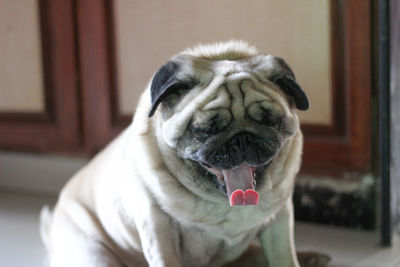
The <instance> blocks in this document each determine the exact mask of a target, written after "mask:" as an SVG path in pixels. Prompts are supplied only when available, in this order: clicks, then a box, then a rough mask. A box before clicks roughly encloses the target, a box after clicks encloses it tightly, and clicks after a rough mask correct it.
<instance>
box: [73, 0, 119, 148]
mask: <svg viewBox="0 0 400 267" xmlns="http://www.w3.org/2000/svg"><path fill="white" fill-rule="evenodd" d="M107 2H109V1H101V0H81V1H77V3H76V10H77V24H78V36H79V38H78V39H79V42H78V43H79V64H80V66H81V68H80V72H81V80H80V87H81V99H82V119H83V136H84V144H85V150H86V151H89V152H90V153H95V152H97V151H98V150H100V149H101V148H102V147H104V145H106V144H107V143H108V142H109V141H110V140H111V139H112V138H113V137H114V136H115V135H116V134H117V133H118V132H119V131H120V130H122V127H119V128H116V127H115V125H114V123H113V118H114V115H113V112H114V110H116V108H115V107H113V104H114V102H113V101H116V93H115V91H116V90H117V89H116V75H115V73H116V69H115V68H116V64H115V63H114V52H113V51H114V49H113V47H112V46H111V44H112V42H113V39H114V38H113V37H112V33H111V32H110V29H111V26H110V25H109V23H110V21H111V16H112V12H113V11H112V5H110V4H107Z"/></svg>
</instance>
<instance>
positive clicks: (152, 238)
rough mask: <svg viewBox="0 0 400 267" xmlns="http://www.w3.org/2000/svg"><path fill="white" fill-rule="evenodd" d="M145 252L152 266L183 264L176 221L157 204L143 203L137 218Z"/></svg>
mask: <svg viewBox="0 0 400 267" xmlns="http://www.w3.org/2000/svg"><path fill="white" fill-rule="evenodd" d="M135 222H136V226H137V229H138V232H139V236H140V241H141V245H142V251H143V254H144V256H145V258H146V260H147V263H148V264H149V266H150V267H178V266H181V263H180V256H179V234H178V233H179V231H178V230H177V228H176V225H175V223H174V222H173V220H172V219H171V217H169V216H168V215H167V214H166V213H164V212H163V211H162V210H160V208H159V206H158V205H156V204H154V203H153V204H150V205H145V204H143V207H142V211H141V214H140V216H137V217H136V218H135Z"/></svg>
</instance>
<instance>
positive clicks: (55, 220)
mask: <svg viewBox="0 0 400 267" xmlns="http://www.w3.org/2000/svg"><path fill="white" fill-rule="evenodd" d="M256 55H257V52H256V50H255V49H254V48H251V47H249V46H248V45H247V44H245V43H243V42H229V43H225V44H222V43H221V44H218V45H214V46H199V47H197V48H193V49H189V50H185V51H184V52H183V53H181V54H180V55H178V56H177V57H176V58H177V59H178V60H182V62H184V64H183V65H184V66H186V69H185V70H184V71H183V73H184V74H182V75H192V74H194V73H196V75H201V76H202V77H209V80H210V83H209V84H208V85H207V86H206V88H205V89H204V88H202V89H201V90H200V89H194V90H193V91H191V92H190V93H189V94H188V96H187V97H185V99H184V101H186V102H185V103H180V104H178V106H177V112H175V114H174V115H173V116H172V117H170V118H168V119H165V118H163V116H162V112H161V111H160V110H161V109H160V108H159V109H158V111H157V112H156V113H155V115H154V117H152V118H150V119H149V118H148V112H149V109H150V92H149V87H148V88H147V89H146V90H145V92H144V93H143V95H142V96H141V98H140V100H139V104H138V109H137V111H136V114H135V118H134V121H133V123H132V124H131V125H130V126H129V127H128V128H127V129H126V130H125V131H124V132H123V133H122V134H121V135H120V136H119V137H118V138H117V139H116V140H114V141H113V142H112V143H111V144H110V145H109V146H108V147H107V148H105V149H104V150H103V151H102V152H101V153H99V155H97V156H96V157H95V158H94V159H93V160H92V161H91V162H90V163H89V164H88V165H87V166H86V167H85V168H83V169H82V170H81V171H79V172H78V173H77V174H76V175H75V176H74V177H73V178H72V179H71V180H70V182H69V183H68V184H67V185H66V186H65V188H64V189H63V190H62V192H61V195H60V198H59V200H58V203H57V205H56V207H55V209H54V211H53V214H52V215H50V214H48V216H45V214H44V216H43V217H47V219H46V220H45V221H46V222H43V223H45V225H44V227H43V228H44V229H43V230H42V234H43V235H44V236H45V240H46V245H47V248H48V251H49V260H50V265H51V266H53V267H60V266H66V267H70V266H82V267H83V266H84V267H91V266H96V267H98V266H147V265H150V266H152V267H162V266H219V265H221V264H223V263H226V262H229V261H232V260H234V259H236V258H237V257H239V256H240V255H241V254H242V253H243V252H244V251H245V250H246V249H247V247H248V246H249V244H250V243H251V242H252V241H254V239H255V238H257V237H258V238H259V239H260V241H261V244H262V245H263V247H264V250H265V252H266V254H267V257H268V260H269V262H270V266H276V267H294V266H299V265H298V262H297V259H296V254H295V247H294V240H293V207H292V203H291V195H292V190H293V184H294V179H295V175H296V173H297V172H298V170H299V166H300V157H301V151H302V134H301V132H300V130H299V124H298V118H297V115H296V111H295V110H294V109H293V108H291V107H289V105H288V102H287V99H286V97H285V95H284V94H283V93H282V92H281V91H280V90H279V89H278V88H277V87H276V86H274V85H273V84H271V83H270V82H269V81H268V80H264V81H260V80H257V79H254V78H251V77H250V76H249V75H248V74H246V71H247V70H246V69H241V67H237V66H235V64H232V62H231V61H232V60H236V59H239V60H242V59H246V58H249V57H253V56H256ZM223 59H229V61H228V60H223ZM270 59H271V58H270ZM221 60H222V61H221ZM252 60H254V62H253V63H252V64H253V65H254V66H256V65H257V66H258V69H257V68H255V70H254V72H258V73H262V72H268V71H274V66H273V64H274V63H273V61H272V60H269V57H268V56H266V57H265V56H264V57H263V58H262V59H261V57H260V58H258V59H257V58H255V59H252ZM210 61H212V62H214V63H212V64H210ZM207 62H208V63H207ZM202 64H209V65H207V66H208V71H204V70H200V69H199V70H196V68H198V65H201V66H203V65H202ZM185 73H186V74H185ZM227 73H232V75H230V76H229V78H227V77H228V76H226V75H227ZM243 78H249V79H253V80H252V81H253V86H254V88H256V89H254V88H253V89H251V90H250V89H249V93H248V95H247V96H248V99H250V100H249V101H251V99H252V97H253V98H254V97H257V94H262V95H263V96H264V97H268V98H269V99H273V101H275V102H276V103H277V105H278V106H279V107H280V108H281V109H282V111H283V112H285V114H286V115H287V116H288V117H289V118H290V123H291V124H292V127H293V129H294V134H293V135H292V136H289V137H288V138H287V139H286V140H285V142H284V145H283V147H282V149H281V150H280V152H279V154H278V156H277V157H276V158H275V159H274V160H273V163H272V165H271V167H269V168H268V172H267V174H266V177H265V179H266V182H265V185H264V186H263V187H261V189H260V191H259V194H260V203H259V205H258V206H241V207H230V206H229V203H228V201H227V199H226V196H223V195H222V194H221V193H219V192H218V191H216V190H215V189H213V188H212V187H211V185H209V184H207V183H199V182H198V181H196V180H195V179H193V177H194V174H193V170H191V169H189V168H187V167H186V165H185V162H184V160H183V159H181V158H180V157H178V156H177V155H176V153H175V146H176V142H177V140H178V139H179V138H180V136H181V135H182V134H183V132H184V131H185V128H186V127H187V125H188V123H189V121H190V120H191V118H192V117H193V116H194V114H196V112H198V110H200V109H202V110H207V109H210V110H211V109H212V108H215V106H219V107H221V106H223V105H226V107H227V108H229V107H232V106H235V105H236V106H235V108H233V109H234V110H232V114H233V116H234V117H235V118H239V117H240V116H243V113H242V110H243V106H242V107H240V104H239V102H235V101H236V100H237V99H236V98H235V97H234V98H232V99H231V98H230V97H229V94H232V91H231V89H229V88H225V89H221V87H220V85H221V84H223V83H226V82H231V83H232V84H234V81H237V80H238V79H239V80H241V79H243ZM227 79H228V80H229V81H228V80H227ZM232 86H234V85H232ZM266 86H267V88H268V89H267V90H266V89H265V88H266ZM196 90H197V91H196ZM228 98H229V99H231V100H229V99H228ZM235 99H236V100H235ZM229 101H232V102H229ZM199 116H201V114H200V115H199ZM44 213H46V212H44Z"/></svg>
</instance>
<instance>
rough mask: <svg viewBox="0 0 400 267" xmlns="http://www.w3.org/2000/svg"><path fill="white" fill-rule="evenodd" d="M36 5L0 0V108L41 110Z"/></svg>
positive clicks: (23, 0) (27, 0) (28, 0)
mask: <svg viewBox="0 0 400 267" xmlns="http://www.w3.org/2000/svg"><path fill="white" fill-rule="evenodd" d="M38 6H39V5H38V3H37V1H35V0H0V111H24V112H40V111H43V109H44V100H43V81H42V62H41V47H40V29H39V14H38Z"/></svg>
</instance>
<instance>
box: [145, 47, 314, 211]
mask: <svg viewBox="0 0 400 267" xmlns="http://www.w3.org/2000/svg"><path fill="white" fill-rule="evenodd" d="M193 54H196V53H187V54H185V53H183V54H180V55H178V56H176V57H174V58H172V59H171V61H169V62H168V63H166V64H165V65H164V66H163V67H162V68H161V69H160V70H159V71H158V72H157V73H156V74H155V76H154V78H153V81H152V85H151V97H152V107H151V110H150V113H149V116H150V117H151V116H152V115H153V114H154V112H155V111H156V109H159V110H160V111H159V112H160V113H161V114H160V115H161V117H162V121H163V122H162V136H163V139H164V141H165V142H166V143H167V144H168V146H170V147H171V148H173V149H174V150H175V151H176V154H177V155H178V156H179V157H181V158H183V159H185V160H186V162H187V163H188V164H191V165H192V168H194V169H196V168H197V169H198V170H199V172H200V173H202V176H200V177H201V178H200V179H204V180H205V181H204V182H209V183H212V184H214V185H216V186H215V188H216V190H219V191H221V192H222V193H223V194H227V196H228V198H229V200H230V204H231V205H248V204H257V203H258V193H257V186H259V185H260V184H262V182H263V181H262V179H263V177H264V175H263V173H264V172H265V170H266V169H267V168H269V166H270V165H271V164H273V160H274V158H275V157H277V155H279V152H280V151H281V149H282V147H283V146H284V145H285V142H286V140H287V139H288V138H290V137H292V136H293V135H294V134H295V133H296V132H297V131H298V130H299V121H298V117H297V115H296V109H300V110H305V109H307V108H308V100H307V97H306V95H305V94H304V92H303V91H302V90H301V88H300V87H299V85H298V84H297V83H296V80H295V77H294V75H293V73H292V71H291V70H290V68H289V67H288V66H287V64H286V63H285V62H284V61H283V60H282V59H280V58H276V57H273V56H270V55H259V54H252V53H250V52H249V53H248V54H246V53H244V54H243V53H242V54H241V53H237V54H234V53H233V54H232V53H230V54H229V53H225V54H223V53H222V54H221V53H220V54H216V55H214V56H212V55H209V56H198V55H193ZM159 104H161V106H160V107H159Z"/></svg>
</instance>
